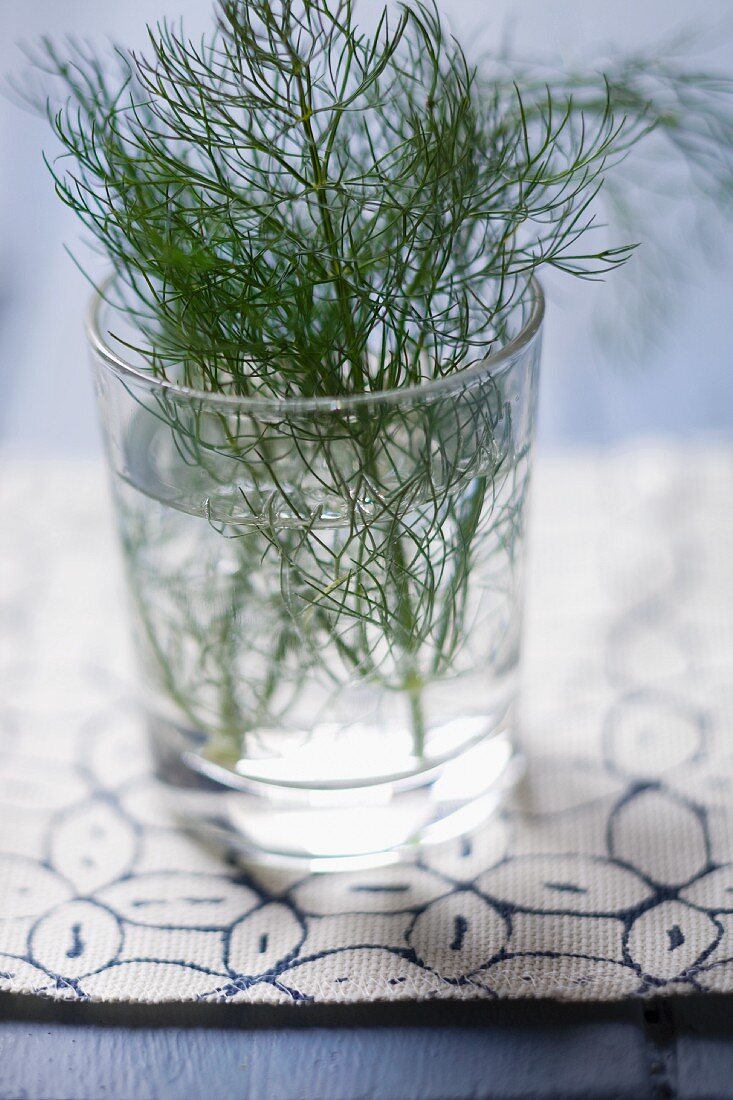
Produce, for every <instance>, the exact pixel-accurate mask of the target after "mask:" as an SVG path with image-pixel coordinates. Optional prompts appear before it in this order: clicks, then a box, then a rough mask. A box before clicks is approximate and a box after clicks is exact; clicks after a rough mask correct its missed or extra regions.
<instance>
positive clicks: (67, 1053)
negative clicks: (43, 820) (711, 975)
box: [0, 995, 733, 1100]
mask: <svg viewBox="0 0 733 1100" xmlns="http://www.w3.org/2000/svg"><path fill="white" fill-rule="evenodd" d="M0 1097H2V1100H10V1098H13V1100H16V1098H21V1097H22V1098H24V1100H47V1098H53V1100H97V1098H100V1097H104V1098H107V1100H132V1098H134V1100H214V1098H215V1100H469V1098H470V1100H489V1098H490V1100H499V1098H501V1100H504V1098H507V1100H508V1098H515V1097H517V1098H518V1097H524V1098H533V1100H549V1098H553V1100H554V1098H558V1100H560V1098H563V1100H572V1098H575V1097H578V1098H581V1097H583V1098H587V1097H593V1098H597V1100H606V1098H608V1100H611V1098H614V1100H626V1098H629V1100H631V1098H635V1100H636V1098H642V1097H643V1098H646V1097H648V1098H650V1100H653V1098H658V1100H663V1098H677V1097H678V1098H680V1100H692V1098H695V1100H703V1098H710V1100H725V1098H727V1097H733V997H720V996H706V997H689V998H677V999H667V1000H664V1001H659V1000H656V1001H654V1000H653V1001H645V1002H635V1003H629V1002H624V1003H621V1004H607V1005H572V1006H571V1005H561V1004H555V1003H553V1004H551V1003H548V1002H537V1001H535V1002H523V1003H522V1002H492V1003H482V1004H476V1005H466V1004H463V1005H460V1004H445V1003H444V1004H440V1005H383V1006H369V1007H338V1008H313V1007H302V1008H298V1007H294V1008H287V1009H282V1008H266V1007H261V1006H257V1007H247V1006H232V1005H226V1006H225V1005H221V1006H216V1005H201V1006H190V1005H189V1006H178V1007H170V1006H134V1007H131V1006H124V1007H123V1006H119V1007H115V1006H110V1005H106V1006H95V1005H91V1004H86V1005H84V1004H65V1005H63V1004H51V1003H50V1002H47V1001H43V1000H41V999H40V998H33V997H26V998H24V997H12V996H8V995H5V996H0Z"/></svg>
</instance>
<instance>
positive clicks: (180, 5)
mask: <svg viewBox="0 0 733 1100" xmlns="http://www.w3.org/2000/svg"><path fill="white" fill-rule="evenodd" d="M378 6H379V5H378V4H377V3H376V2H375V0H361V11H362V13H363V15H364V19H365V21H367V22H368V21H369V20H370V19H371V18H373V15H374V12H375V11H376V9H377V7H378ZM442 7H443V9H444V10H445V11H446V12H447V13H448V15H449V17H450V20H451V22H452V25H453V27H454V28H455V30H456V31H457V33H458V35H459V37H460V38H461V39H462V41H464V42H467V43H475V42H477V41H480V42H481V43H482V44H483V45H485V46H486V47H489V48H490V47H491V46H492V43H496V42H498V41H500V40H501V39H502V37H503V36H505V35H506V34H507V32H510V34H511V38H512V40H513V43H514V50H515V52H516V53H517V54H525V55H530V56H541V57H545V58H548V59H549V60H550V62H551V63H552V64H554V65H557V66H558V67H563V66H566V65H567V66H569V65H574V64H581V63H582V64H586V65H591V66H598V67H602V63H603V58H604V57H605V56H607V51H608V48H609V47H612V46H615V47H617V48H618V49H621V50H637V49H643V50H650V51H653V50H654V47H655V45H656V44H657V43H658V42H660V41H662V40H664V39H665V38H669V37H670V36H671V35H672V34H674V33H676V32H678V31H680V30H682V31H683V32H684V33H686V34H689V35H690V36H691V37H695V38H698V39H699V44H698V46H697V47H696V49H697V50H698V53H699V50H700V48H701V47H707V54H706V63H707V64H710V65H715V66H716V67H717V68H719V69H720V70H722V71H724V72H726V73H728V74H729V75H731V76H733V9H731V5H730V0H700V2H698V3H697V4H695V5H694V6H692V5H690V3H689V0H614V2H613V3H604V2H601V0H557V2H554V3H553V2H552V0H521V3H519V2H517V0H492V2H491V3H487V2H486V0H443V3H442ZM209 11H210V4H209V0H125V3H124V4H122V3H117V2H115V3H111V2H108V0H63V2H59V0H0V72H4V73H12V72H17V71H18V70H19V69H21V68H22V63H23V62H22V57H21V55H20V53H19V51H18V49H17V46H16V43H17V42H18V40H26V41H33V39H34V38H36V37H37V36H38V35H40V34H43V33H51V34H54V35H61V34H63V33H67V32H70V33H73V34H76V35H83V36H89V37H91V38H93V39H98V40H99V41H100V42H101V41H103V40H104V37H105V36H107V35H109V36H111V37H114V38H117V39H119V40H122V41H124V42H126V43H129V44H133V45H134V44H140V43H142V41H143V40H144V26H145V23H146V22H152V21H154V20H155V19H157V18H158V17H160V16H163V15H173V16H175V15H179V14H183V15H184V16H185V17H186V20H187V25H188V26H189V27H190V28H191V30H193V31H195V30H197V29H201V28H203V27H204V26H206V25H207V22H208V19H209ZM49 145H50V142H49V135H48V132H47V127H46V125H45V123H44V122H43V121H42V120H40V119H36V118H33V117H32V116H30V115H28V114H26V113H24V112H22V111H20V110H19V109H18V108H17V107H16V106H15V105H14V104H12V103H11V102H9V101H7V100H5V99H0V451H2V452H4V453H5V454H8V453H16V454H17V453H20V454H29V453H34V454H42V453H51V454H59V453H65V454H74V455H85V454H90V455H92V454H96V453H98V449H99V441H98V433H97V426H96V421H95V415H94V408H93V400H92V390H91V384H90V379H89V375H88V369H87V362H86V352H85V339H84V331H83V315H84V310H85V307H86V302H87V298H88V287H87V284H86V283H85V281H84V279H83V278H82V276H81V275H80V273H79V272H78V271H77V269H76V268H75V267H74V265H73V264H72V262H71V260H70V259H69V257H68V256H67V255H66V253H65V252H64V249H63V245H64V243H68V244H70V245H72V246H78V232H77V226H76V224H75V222H74V219H73V217H72V216H71V215H70V214H69V213H68V212H67V211H66V210H65V209H64V208H63V207H62V206H61V204H60V203H59V201H58V200H57V199H56V197H55V196H54V194H53V188H52V186H51V182H50V178H49V176H48V173H47V170H46V168H45V166H44V164H43V162H42V159H41V149H42V148H43V147H44V146H46V147H49ZM622 170H623V169H622ZM675 190H676V192H677V195H676V197H675V198H674V200H673V201H669V202H666V203H662V204H661V206H658V205H657V204H655V203H652V204H651V205H650V206H649V205H645V204H644V203H642V206H641V208H640V210H639V224H638V227H637V229H636V233H635V236H636V237H637V238H639V239H641V240H644V239H645V237H646V236H647V234H646V233H645V229H646V228H647V227H648V228H649V230H650V234H649V235H651V236H652V240H653V243H648V244H647V246H646V248H647V255H646V259H645V260H644V259H640V260H639V261H638V264H639V265H643V266H638V267H637V270H636V273H635V274H634V273H632V272H631V271H630V272H629V273H628V275H621V276H615V277H614V280H613V282H614V283H615V284H616V285H615V286H614V287H612V286H611V284H610V282H609V283H605V284H580V283H576V282H574V281H569V280H567V279H565V280H560V281H559V280H558V279H553V280H551V281H550V282H549V283H548V284H547V289H548V291H549V297H550V309H549V316H548V323H547V329H546V340H545V356H544V374H543V381H542V389H541V399H540V441H541V443H542V444H543V445H545V446H558V445H564V444H568V443H591V444H593V443H599V444H602V443H605V442H608V441H612V440H615V439H619V438H623V437H627V436H630V435H632V436H633V435H638V434H644V435H650V434H660V433H664V434H667V435H672V436H674V437H683V436H684V437H687V436H690V435H696V434H699V433H701V432H708V431H714V432H724V433H729V432H731V430H733V339H732V338H731V337H732V332H733V329H732V328H731V313H732V312H733V218H731V219H730V220H728V221H726V220H724V219H722V218H721V217H720V215H718V214H715V213H713V212H709V213H708V214H706V215H705V216H704V217H703V220H702V223H699V219H698V214H699V213H700V210H699V207H698V204H697V202H696V200H692V199H690V197H689V196H688V193H687V189H686V183H685V180H684V178H680V180H679V181H678V182H677V184H676V185H675ZM652 230H653V233H652ZM77 251H78V252H79V254H80V255H83V250H82V249H81V248H80V247H77ZM635 262H637V261H635ZM666 269H671V270H672V272H673V273H672V274H670V275H669V277H668V279H669V282H668V286H667V287H666V289H665V290H664V294H663V297H664V298H665V299H666V301H667V303H668V308H667V310H666V313H665V314H661V313H660V312H659V311H658V310H656V309H655V310H654V311H648V310H646V308H645V307H642V308H638V302H639V301H640V300H641V299H640V298H639V294H638V291H639V287H640V286H641V287H642V288H643V287H644V285H646V286H647V287H649V286H650V285H651V283H654V285H656V282H655V280H656V279H657V278H658V275H659V272H660V271H662V270H666ZM652 289H654V287H652Z"/></svg>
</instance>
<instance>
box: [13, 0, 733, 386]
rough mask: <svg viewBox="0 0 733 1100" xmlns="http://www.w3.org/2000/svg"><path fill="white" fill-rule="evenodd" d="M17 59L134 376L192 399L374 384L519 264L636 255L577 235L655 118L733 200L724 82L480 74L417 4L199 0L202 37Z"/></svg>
mask: <svg viewBox="0 0 733 1100" xmlns="http://www.w3.org/2000/svg"><path fill="white" fill-rule="evenodd" d="M31 60H32V61H33V63H34V65H35V66H36V68H37V69H38V70H40V72H41V73H42V74H43V76H44V78H45V79H44V83H43V87H44V91H43V92H42V93H41V94H40V95H39V94H36V96H35V103H36V105H37V106H42V107H43V109H44V110H46V112H47V114H48V117H49V119H50V121H51V124H52V126H53V129H54V131H55V133H56V136H57V137H58V139H59V140H60V142H61V145H62V147H63V150H64V152H63V155H62V156H61V157H59V158H57V159H55V160H53V161H49V166H50V167H51V170H52V172H53V175H54V179H55V182H56V189H57V192H58V194H59V196H60V197H61V198H62V200H63V201H64V202H65V203H66V204H67V205H68V206H70V207H71V208H72V209H73V210H74V211H75V212H76V213H77V214H78V216H79V218H80V219H81V221H82V223H83V224H84V226H85V227H86V229H87V231H88V232H89V234H90V236H91V237H92V239H93V241H94V242H95V244H96V247H97V248H98V249H100V250H101V251H102V252H103V253H104V254H105V255H106V256H107V257H108V258H109V260H110V262H111V264H112V266H113V268H114V272H115V275H116V280H115V286H116V289H117V293H119V294H120V295H121V297H122V300H123V302H124V305H125V308H126V309H127V310H128V311H129V312H130V313H131V314H132V316H133V319H134V321H135V323H136V326H137V328H138V330H139V332H140V334H141V335H140V340H141V350H142V351H143V353H144V354H145V356H146V358H147V360H148V361H149V362H150V364H151V367H152V369H153V370H154V371H155V372H156V373H157V374H159V375H161V376H164V377H173V378H175V379H177V380H178V381H181V382H184V383H186V384H188V385H191V386H194V387H196V388H199V389H204V390H211V391H215V392H229V393H235V394H241V395H252V394H257V395H266V396H277V397H282V396H288V395H294V394H298V395H301V394H302V395H308V396H310V395H323V394H329V395H336V394H345V393H359V392H365V391H379V390H383V389H386V388H392V387H395V386H402V385H408V384H414V383H416V382H420V381H422V380H424V379H426V378H435V377H438V376H441V375H445V374H448V373H451V372H454V371H456V370H459V369H461V368H462V367H463V366H465V365H466V364H468V363H470V362H471V361H474V360H475V359H477V358H483V357H485V356H486V354H487V353H489V351H490V348H491V345H492V342H493V341H495V340H496V339H499V338H500V337H501V335H502V319H503V318H504V317H505V316H506V313H507V310H508V309H509V308H510V307H511V305H512V304H513V303H514V302H515V301H516V299H517V297H518V295H520V294H521V293H522V292H523V288H524V287H525V286H526V282H527V279H528V277H530V276H531V275H532V274H533V273H534V272H535V271H537V270H538V269H541V268H543V267H548V268H554V269H558V270H560V271H562V272H565V273H568V274H570V275H574V276H579V277H582V278H590V279H594V278H599V277H602V276H603V275H605V274H606V273H607V272H609V271H611V270H612V269H614V268H615V267H617V266H619V265H621V264H623V263H625V262H626V260H627V259H628V258H629V255H630V254H631V252H632V250H633V246H632V245H630V244H625V243H621V244H619V245H617V246H613V247H604V248H599V247H598V246H597V245H595V244H594V236H593V233H594V230H595V229H596V219H597V201H596V200H597V197H598V193H599V191H600V189H601V188H602V186H603V184H604V180H605V178H606V176H607V175H608V173H609V172H610V171H611V169H612V168H613V167H614V166H616V165H617V164H618V163H619V162H620V161H621V160H622V159H623V158H624V156H625V155H626V153H627V152H628V150H629V149H630V148H632V147H633V146H635V145H636V144H638V143H639V142H640V141H642V140H643V139H645V138H646V137H647V135H649V134H650V133H651V132H652V131H653V130H657V131H659V132H663V133H664V134H665V136H666V137H667V138H668V141H669V142H670V143H671V145H672V147H673V148H674V150H675V151H676V153H677V154H679V155H681V156H682V157H683V158H684V160H685V161H686V162H687V163H689V164H690V166H691V168H692V170H693V171H694V172H695V173H696V174H697V175H698V176H699V177H700V180H701V182H702V186H703V188H704V189H705V190H707V191H709V192H711V193H714V196H715V197H716V198H717V199H721V198H724V199H726V200H727V199H728V198H729V197H730V194H731V192H732V191H733V188H731V179H732V178H733V172H732V168H731V154H730V150H731V146H732V144H733V143H732V142H731V138H732V136H733V112H732V111H731V102H732V100H731V82H726V81H723V80H722V79H719V78H715V77H712V76H709V75H708V76H706V75H704V74H702V75H700V74H697V75H693V74H690V73H688V72H686V71H685V70H684V68H683V67H680V66H677V67H676V68H675V67H674V66H668V67H663V66H661V65H658V64H657V65H653V64H651V63H650V62H649V60H648V59H646V58H643V57H642V58H627V59H625V60H622V61H621V62H620V63H618V64H617V65H616V67H615V69H614V71H611V72H608V73H607V74H605V75H602V74H601V75H599V74H586V75H578V76H569V77H565V78H562V79H558V80H553V83H552V84H545V83H542V82H540V81H538V80H537V78H536V75H534V74H533V73H532V72H531V71H528V70H527V69H526V68H524V67H522V66H520V65H518V64H517V65H514V68H513V71H512V66H511V65H509V66H504V69H503V70H502V73H501V75H496V74H494V73H493V72H492V71H491V66H490V65H488V64H486V63H484V64H483V65H481V66H479V67H475V66H473V65H472V64H471V63H469V61H468V60H467V58H466V56H465V54H464V52H463V50H462V49H461V47H460V45H459V44H458V43H457V42H456V41H455V39H454V38H452V37H451V36H450V35H449V34H448V33H447V30H446V27H445V25H444V23H443V21H442V19H441V17H440V15H439V13H438V11H437V9H436V8H435V7H434V6H431V5H429V4H423V3H420V2H412V3H409V4H405V5H402V6H401V7H400V8H399V10H398V12H397V14H396V15H395V16H394V17H393V18H390V17H389V16H388V14H387V11H386V10H385V11H384V12H383V13H382V15H381V17H380V18H379V20H378V22H377V26H376V29H375V30H374V31H373V32H372V33H366V32H364V31H362V30H360V29H359V26H358V24H357V22H356V18H355V11H354V4H353V2H352V0H218V3H217V5H216V8H215V26H214V29H213V30H212V32H211V34H210V35H209V36H208V37H204V38H202V39H201V40H200V41H196V42H195V41H192V40H191V39H189V38H188V37H186V35H185V33H184V31H183V29H182V28H181V27H180V26H178V25H177V24H173V23H168V22H163V23H161V24H159V25H156V26H154V27H151V28H149V36H148V46H147V48H146V49H145V50H144V51H143V52H141V53H139V54H138V53H131V52H128V51H126V50H124V49H123V48H121V47H118V48H116V49H115V51H114V53H113V56H112V58H111V59H105V60H104V61H102V60H101V59H99V58H98V57H97V56H96V55H95V54H94V53H93V52H92V51H91V50H90V48H89V47H87V46H85V45H84V44H82V43H79V42H73V41H71V42H68V43H67V44H66V46H65V49H64V51H63V52H62V51H60V50H59V49H58V48H57V47H56V45H55V44H54V43H53V42H52V41H51V40H49V39H44V40H43V42H42V43H41V45H40V46H39V48H38V49H37V50H36V51H34V52H33V54H32V55H31ZM49 77H55V78H57V83H58V84H59V86H60V88H61V95H60V96H59V95H57V94H53V95H52V94H51V92H50V90H49V89H48V78H49ZM31 98H34V97H33V96H31ZM59 104H60V105H59Z"/></svg>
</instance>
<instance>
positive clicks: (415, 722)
mask: <svg viewBox="0 0 733 1100" xmlns="http://www.w3.org/2000/svg"><path fill="white" fill-rule="evenodd" d="M423 687H424V684H423V680H422V677H421V676H419V675H418V674H417V673H416V672H414V671H413V672H411V673H410V674H409V675H408V677H407V679H406V681H405V689H406V691H407V697H408V699H409V700H410V725H411V727H412V747H413V749H414V752H415V756H416V757H417V759H418V760H419V761H420V762H421V763H422V762H423V761H424V759H425V736H426V733H427V729H426V726H425V711H424V709H423V700H422V693H423Z"/></svg>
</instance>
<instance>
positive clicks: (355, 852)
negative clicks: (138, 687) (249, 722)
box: [150, 714, 522, 872]
mask: <svg viewBox="0 0 733 1100" xmlns="http://www.w3.org/2000/svg"><path fill="white" fill-rule="evenodd" d="M150 733H151V740H152V745H153V750H154V756H155V762H156V771H157V775H158V778H159V780H160V782H161V784H162V786H163V789H164V791H165V792H166V793H167V795H168V800H169V805H170V807H171V809H172V810H173V812H174V813H175V814H176V815H177V816H178V817H179V818H180V819H181V820H182V822H183V823H185V824H186V825H187V826H188V827H191V826H192V825H193V826H194V827H195V828H197V829H198V831H199V832H200V833H201V834H202V836H203V837H204V838H206V839H208V840H210V841H214V842H215V843H216V844H217V845H219V846H224V847H226V848H227V849H229V850H230V851H233V852H235V853H237V854H238V855H239V856H240V857H241V858H242V859H243V860H245V861H246V862H249V863H255V864H262V865H266V866H271V867H284V868H297V869H302V870H303V871H304V872H306V871H319V872H320V871H345V870H360V869H363V868H367V867H378V866H384V865H386V864H389V863H393V862H396V861H397V860H399V859H401V858H404V857H405V856H406V855H408V854H411V853H412V854H414V853H416V852H417V851H418V850H419V849H420V848H421V847H423V846H427V845H436V844H442V843H444V842H446V841H448V840H451V839H454V838H456V837H458V836H461V835H463V834H464V833H468V832H471V831H472V830H474V829H475V828H476V827H477V826H478V825H480V824H481V823H482V822H483V821H484V820H486V819H487V818H488V817H490V816H491V815H492V814H493V813H494V812H495V811H496V809H497V807H498V806H499V805H500V803H501V801H502V799H503V797H504V794H505V792H506V790H507V788H509V787H510V786H511V785H513V783H514V782H515V781H516V779H517V778H518V776H519V775H520V773H521V770H522V761H521V757H520V755H519V754H518V753H517V751H516V749H515V746H514V743H513V740H512V736H511V733H512V731H511V721H510V715H509V714H507V715H505V717H504V720H503V721H502V722H501V723H498V724H492V726H491V727H490V728H488V729H485V730H484V731H483V733H482V734H481V735H480V736H477V737H476V738H474V739H472V740H471V741H470V742H469V743H468V744H467V745H465V746H464V747H463V748H462V749H461V750H460V751H459V752H456V753H454V754H452V755H450V756H449V757H447V758H444V759H442V760H440V761H438V762H435V761H432V762H431V763H430V764H429V765H427V766H425V767H423V768H418V769H416V770H414V771H412V772H411V773H409V774H405V773H402V774H396V775H395V774H393V775H389V776H380V777H376V778H375V777H370V778H366V777H365V778H363V779H361V780H359V781H358V782H352V783H350V784H348V785H343V784H327V783H326V784H324V783H321V784H320V785H318V786H316V785H312V784H310V783H307V782H299V783H292V782H290V783H283V782H277V781H273V780H272V779H269V778H262V777H260V776H252V775H249V776H245V775H241V774H237V773H235V772H232V771H231V770H229V769H228V768H224V767H222V766H221V765H219V764H217V763H214V762H212V761H211V760H210V759H206V758H205V757H204V756H203V755H202V754H201V751H200V745H201V738H200V737H198V736H196V735H195V734H193V733H192V732H191V731H187V730H185V729H183V728H182V727H181V726H178V725H176V724H174V723H172V722H170V721H168V720H162V719H160V718H152V717H151V719H150Z"/></svg>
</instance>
